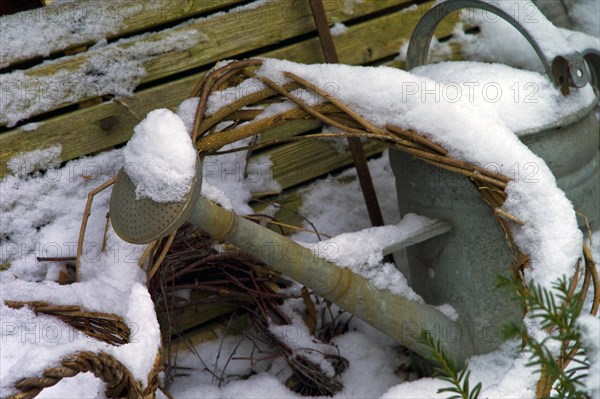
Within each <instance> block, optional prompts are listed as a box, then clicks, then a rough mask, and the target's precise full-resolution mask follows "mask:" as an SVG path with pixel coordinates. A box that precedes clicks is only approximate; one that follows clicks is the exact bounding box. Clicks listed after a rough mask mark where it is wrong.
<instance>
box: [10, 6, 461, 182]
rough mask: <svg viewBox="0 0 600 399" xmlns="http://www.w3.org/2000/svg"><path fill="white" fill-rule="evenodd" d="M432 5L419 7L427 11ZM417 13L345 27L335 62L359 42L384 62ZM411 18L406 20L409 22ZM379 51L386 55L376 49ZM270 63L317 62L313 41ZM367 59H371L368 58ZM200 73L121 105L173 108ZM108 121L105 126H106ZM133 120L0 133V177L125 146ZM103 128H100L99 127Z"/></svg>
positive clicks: (78, 119) (113, 115)
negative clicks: (19, 166) (23, 157)
mask: <svg viewBox="0 0 600 399" xmlns="http://www.w3.org/2000/svg"><path fill="white" fill-rule="evenodd" d="M431 4H432V3H428V4H427V5H423V6H421V7H428V6H431ZM421 13H422V11H421V12H411V13H410V14H409V15H408V16H407V15H405V13H403V12H398V13H394V14H392V15H389V16H384V17H381V18H376V19H373V20H369V21H365V22H363V23H360V24H357V25H354V26H351V27H349V29H348V32H347V33H346V34H344V35H341V36H338V37H335V40H336V45H337V46H339V48H340V50H339V51H338V53H339V56H340V59H341V61H342V62H344V63H346V64H351V65H356V64H360V63H363V62H364V61H365V54H364V53H362V52H361V51H360V48H361V47H362V46H360V45H359V43H368V42H372V43H373V44H372V45H371V46H370V47H371V51H370V54H371V56H374V55H375V54H377V55H379V56H382V57H383V56H386V57H389V56H391V55H393V54H395V53H396V52H397V51H398V49H399V47H400V45H401V44H402V43H403V42H405V41H406V40H408V38H409V32H412V29H414V25H415V24H416V22H417V20H418V18H419V15H420V14H421ZM411 18H412V19H411ZM373 24H375V25H377V24H387V26H388V27H389V31H384V30H382V29H378V28H372V26H371V25H373ZM440 29H441V32H442V33H447V34H450V33H451V32H452V29H453V26H452V25H451V24H445V25H442V27H441V28H440ZM385 37H387V40H386V39H385ZM379 46H385V47H386V48H387V49H388V50H387V51H386V52H384V51H383V50H379ZM264 56H267V57H272V58H285V59H290V60H293V61H296V62H302V63H318V62H323V58H322V54H321V50H320V47H319V43H318V40H317V39H308V40H305V41H302V42H300V43H296V44H293V45H290V46H286V47H283V48H280V49H276V50H272V51H269V52H267V53H264ZM373 60H376V59H375V58H373ZM202 75H203V73H199V74H195V75H193V76H189V77H186V78H183V79H179V80H176V81H173V82H169V83H166V84H163V85H160V86H157V87H152V88H149V89H146V90H142V91H139V92H138V93H136V94H135V95H134V96H132V97H129V98H127V99H126V100H124V103H126V104H128V106H129V108H130V109H132V110H133V111H134V112H135V113H136V114H137V115H139V116H141V117H143V116H144V115H145V114H146V113H148V112H149V111H151V110H153V109H156V108H170V109H175V108H176V107H177V105H178V104H179V103H181V101H183V100H184V99H185V98H187V97H188V95H189V93H190V91H191V89H192V88H193V86H194V85H195V83H196V82H197V81H198V80H199V79H200V77H201V76H202ZM107 122H110V123H107ZM137 123H138V121H137V119H136V118H135V117H134V116H133V115H132V114H131V113H130V111H129V110H128V109H127V108H126V107H124V106H123V105H121V104H119V103H116V102H105V103H102V104H99V105H96V106H93V107H89V108H85V109H81V110H77V111H74V112H71V113H68V114H64V115H60V116H56V117H53V118H50V119H48V120H46V121H44V122H42V123H41V125H40V126H39V127H38V128H37V130H34V131H28V132H25V131H22V130H21V129H19V128H17V129H12V130H10V131H7V132H5V133H3V134H0V176H4V175H6V174H7V173H9V172H10V171H9V170H8V169H7V167H6V163H7V161H8V160H9V159H10V158H12V157H14V156H15V155H18V154H19V153H21V152H29V151H33V150H37V149H43V148H48V147H51V146H54V145H61V146H62V154H61V157H62V159H63V160H64V161H66V160H70V159H74V158H77V157H80V156H82V155H85V154H90V153H94V152H97V151H101V150H104V149H108V148H112V147H113V146H115V145H118V144H121V143H123V142H125V141H127V140H128V139H129V138H130V137H131V133H132V129H133V126H135V124H137ZM103 126H104V127H103Z"/></svg>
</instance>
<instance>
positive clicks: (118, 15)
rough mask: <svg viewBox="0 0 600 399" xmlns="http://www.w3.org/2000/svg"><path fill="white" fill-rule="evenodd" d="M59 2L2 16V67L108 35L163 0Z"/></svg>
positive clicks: (0, 34) (0, 38)
mask: <svg viewBox="0 0 600 399" xmlns="http://www.w3.org/2000/svg"><path fill="white" fill-rule="evenodd" d="M54 3H56V2H54ZM57 5H58V4H52V5H50V6H48V7H44V8H38V9H35V10H30V11H24V12H20V13H18V14H13V15H6V16H3V17H1V18H0V32H1V33H0V41H2V46H0V68H4V67H6V66H8V65H9V64H10V62H11V60H14V59H27V58H33V57H35V56H42V57H45V56H48V55H49V54H50V53H52V52H54V51H58V50H62V49H64V48H67V47H70V46H73V45H77V44H81V43H86V42H97V41H100V40H102V39H105V38H106V37H107V36H108V35H109V34H112V33H116V32H117V31H118V30H119V28H121V27H122V26H123V22H124V20H125V19H126V18H128V17H133V16H135V15H136V14H138V13H140V12H141V11H142V10H143V9H146V10H148V9H151V8H156V7H157V6H159V3H154V4H153V3H149V4H148V5H146V6H145V7H142V6H140V4H139V3H138V4H132V3H125V4H123V3H121V4H119V5H118V6H115V4H114V3H111V2H94V3H84V2H80V3H71V4H68V5H63V6H60V7H57ZM31 32H36V34H31Z"/></svg>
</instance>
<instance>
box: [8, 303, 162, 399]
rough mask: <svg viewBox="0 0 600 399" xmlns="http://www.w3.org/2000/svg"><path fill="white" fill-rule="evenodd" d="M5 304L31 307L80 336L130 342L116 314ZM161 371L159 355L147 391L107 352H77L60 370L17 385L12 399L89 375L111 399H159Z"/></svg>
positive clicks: (63, 361) (56, 368) (62, 362)
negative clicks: (80, 375)
mask: <svg viewBox="0 0 600 399" xmlns="http://www.w3.org/2000/svg"><path fill="white" fill-rule="evenodd" d="M5 304H6V305H7V306H9V307H11V308H15V309H20V308H22V307H24V306H27V307H29V308H30V309H31V310H32V311H33V312H35V313H36V314H39V313H41V314H46V315H51V316H54V317H57V318H59V319H60V320H62V321H63V322H65V323H67V324H69V325H70V326H72V327H73V328H75V329H77V330H79V331H80V332H82V333H84V334H86V335H88V336H90V337H93V338H95V339H98V340H101V341H104V342H106V343H108V344H111V345H115V346H118V345H123V344H126V343H128V342H129V327H128V326H127V324H125V321H124V320H123V319H122V318H121V317H120V316H117V315H114V314H110V313H100V312H88V311H85V310H83V309H82V308H81V307H80V306H60V305H50V304H48V303H45V302H18V301H5ZM161 367H162V363H161V361H160V351H159V355H158V356H157V357H156V360H155V362H154V366H153V369H152V372H151V373H150V375H149V378H148V381H149V382H148V386H146V387H143V386H142V384H141V383H140V381H137V380H136V379H135V378H134V377H133V375H132V374H131V372H130V371H129V370H128V369H127V367H125V366H124V365H123V364H122V363H121V362H120V361H119V360H117V359H116V358H115V357H114V356H112V355H110V354H107V353H104V352H88V351H82V352H77V353H73V354H71V355H68V356H66V357H64V358H63V359H61V360H58V362H57V365H56V366H53V367H49V368H47V369H46V370H44V371H43V372H42V373H41V376H38V377H29V378H22V379H21V380H19V381H17V382H16V383H15V385H14V387H15V388H16V389H17V390H18V391H19V392H18V393H16V394H14V395H12V396H10V397H9V399H29V398H35V397H36V396H37V395H39V393H40V392H41V391H42V390H43V389H44V388H49V387H51V386H54V385H56V384H57V383H58V382H59V381H60V380H62V379H63V378H69V377H74V376H76V375H77V374H79V373H86V372H91V373H93V374H94V376H96V377H97V378H99V379H101V380H102V381H103V382H104V383H105V384H106V392H105V394H106V396H107V397H109V398H128V399H133V398H144V399H151V398H155V396H156V389H157V388H158V385H159V380H158V373H159V371H160V370H161Z"/></svg>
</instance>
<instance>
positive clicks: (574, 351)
mask: <svg viewBox="0 0 600 399" xmlns="http://www.w3.org/2000/svg"><path fill="white" fill-rule="evenodd" d="M572 284H574V283H573V282H567V279H566V278H562V279H560V280H559V281H557V282H556V283H554V284H553V285H552V287H553V289H552V290H549V289H547V288H544V287H542V286H540V285H539V284H535V283H532V284H530V286H529V287H527V288H525V287H523V285H522V284H521V283H520V281H519V280H517V279H509V278H501V279H500V286H504V287H508V288H510V289H516V290H517V292H518V299H519V302H520V303H521V306H522V307H523V310H524V311H526V312H527V313H528V315H529V318H530V319H531V320H535V321H537V322H538V323H539V327H541V328H542V329H543V330H544V334H546V336H545V337H544V338H542V339H536V338H535V337H534V336H532V332H531V331H529V329H528V328H527V326H526V325H525V323H521V324H511V325H509V326H507V327H506V328H505V331H504V332H505V336H506V337H507V338H520V339H521V340H522V342H523V344H524V350H526V351H527V352H529V354H530V358H529V362H528V363H527V365H528V366H531V367H535V368H536V371H537V372H539V373H540V374H541V377H540V382H539V383H538V388H537V394H538V395H543V396H544V397H547V396H549V395H550V394H551V391H552V388H554V390H555V392H556V396H555V397H558V398H588V396H587V394H586V393H585V385H584V384H583V382H582V380H583V379H584V378H585V377H586V376H587V370H588V369H589V363H588V362H587V358H586V357H585V350H584V349H583V348H582V347H581V345H580V339H581V334H580V333H579V330H578V328H577V325H576V322H577V318H578V317H579V315H580V314H581V309H582V307H583V302H584V300H583V299H584V298H583V295H582V292H581V291H579V292H577V293H575V290H574V287H572ZM552 346H559V347H560V349H559V353H558V355H557V354H556V353H554V352H553V351H552V350H551V349H550V348H551V347H552ZM571 362H572V363H573V364H572V366H571V367H569V368H567V366H568V365H569V364H570V363H571Z"/></svg>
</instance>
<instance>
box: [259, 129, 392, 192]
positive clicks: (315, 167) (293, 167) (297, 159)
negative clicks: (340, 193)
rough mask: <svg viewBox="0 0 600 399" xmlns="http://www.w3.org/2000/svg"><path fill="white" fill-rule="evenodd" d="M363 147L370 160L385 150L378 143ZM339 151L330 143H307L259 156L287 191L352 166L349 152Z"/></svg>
mask: <svg viewBox="0 0 600 399" xmlns="http://www.w3.org/2000/svg"><path fill="white" fill-rule="evenodd" d="M363 147H364V150H365V154H366V156H368V157H370V156H373V155H375V154H378V153H380V152H381V151H383V150H384V149H385V146H384V145H383V144H380V143H379V142H376V141H366V142H364V143H363ZM338 148H339V147H336V146H335V145H334V144H333V143H332V142H331V141H330V140H327V141H324V140H305V141H300V142H294V143H290V144H286V145H280V146H277V147H274V148H272V149H269V150H267V151H264V152H262V153H260V156H264V155H266V156H268V157H269V159H270V160H271V162H273V166H272V168H271V171H272V175H273V178H274V179H275V180H276V181H277V183H279V185H280V186H281V188H282V189H283V190H286V189H288V188H290V187H293V186H296V185H298V184H301V183H304V182H307V181H310V180H313V179H314V178H316V177H318V176H322V175H324V174H327V173H329V172H331V171H334V170H336V169H340V168H343V167H344V166H347V165H350V164H351V163H352V155H351V154H350V151H349V150H346V151H345V152H343V153H342V152H339V150H338Z"/></svg>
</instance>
